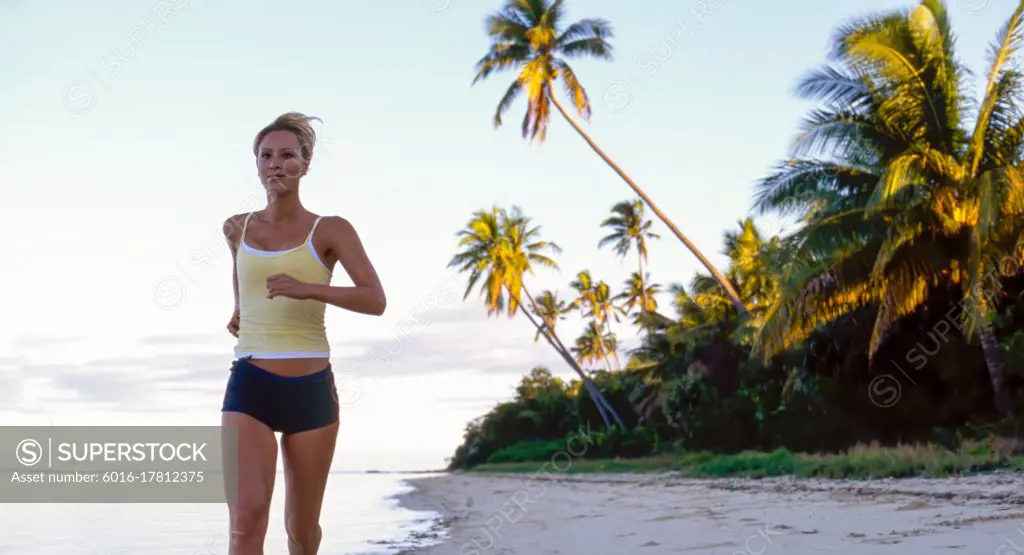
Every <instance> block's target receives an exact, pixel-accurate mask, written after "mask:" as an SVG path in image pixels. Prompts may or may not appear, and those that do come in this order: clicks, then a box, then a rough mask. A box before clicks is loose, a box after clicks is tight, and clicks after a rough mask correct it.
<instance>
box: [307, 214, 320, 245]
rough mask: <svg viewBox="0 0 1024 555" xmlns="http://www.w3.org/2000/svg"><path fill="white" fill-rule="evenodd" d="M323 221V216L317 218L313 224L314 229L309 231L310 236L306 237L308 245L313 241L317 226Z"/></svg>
mask: <svg viewBox="0 0 1024 555" xmlns="http://www.w3.org/2000/svg"><path fill="white" fill-rule="evenodd" d="M321 219H323V216H317V217H316V221H315V222H313V229H311V230H309V236H308V237H306V242H307V243H308V242H310V241H312V240H313V232H314V231H316V226H318V225H320V220H321Z"/></svg>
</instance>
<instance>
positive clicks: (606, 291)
mask: <svg viewBox="0 0 1024 555" xmlns="http://www.w3.org/2000/svg"><path fill="white" fill-rule="evenodd" d="M569 286H570V287H572V288H573V289H575V290H576V298H575V299H573V301H572V303H571V304H570V306H571V307H572V308H573V309H574V310H579V311H580V314H581V315H582V316H583V317H584V318H589V319H590V320H591V321H593V322H595V323H596V324H597V328H598V329H600V330H606V329H607V330H608V333H611V323H610V319H611V318H612V317H614V318H615V320H616V321H618V320H619V318H618V315H617V314H616V311H617V307H616V306H615V304H614V303H613V302H612V295H611V287H609V286H608V284H607V283H605V282H603V281H599V282H595V281H594V278H593V277H591V275H590V271H589V270H583V271H582V272H580V273H578V274H576V279H575V280H573V282H572V283H570V284H569ZM603 338H604V333H601V334H598V335H597V340H598V341H603ZM601 351H602V352H603V353H605V355H606V356H607V355H613V356H614V357H615V361H616V363H618V360H619V359H618V354H617V353H615V351H614V350H613V349H609V348H608V346H607V345H604V344H602V345H601ZM610 369H611V368H609V370H610Z"/></svg>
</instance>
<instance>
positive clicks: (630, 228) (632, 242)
mask: <svg viewBox="0 0 1024 555" xmlns="http://www.w3.org/2000/svg"><path fill="white" fill-rule="evenodd" d="M652 224H653V222H652V221H651V220H648V219H645V218H644V204H643V202H641V201H640V200H639V199H637V200H634V201H628V200H624V201H622V202H619V203H617V204H616V205H615V206H612V215H611V216H610V217H608V218H607V219H605V220H604V221H603V222H601V227H607V228H610V229H611V233H609V234H608V235H606V236H605V237H604V238H602V239H601V240H600V241H599V242H598V243H597V246H598V248H601V247H605V246H608V245H611V246H612V248H613V249H614V250H615V253H616V254H618V255H619V256H621V257H623V258H625V257H626V256H628V255H629V252H630V251H631V250H632V249H633V248H634V247H635V248H636V253H637V259H638V261H639V264H640V271H639V273H636V274H633V275H634V276H637V277H639V278H640V279H641V283H640V284H639V286H638V288H637V289H638V290H639V291H640V294H641V298H640V303H639V305H638V306H639V307H640V317H641V318H642V317H643V316H644V315H645V314H646V313H647V308H648V305H649V303H648V301H647V287H646V286H645V285H644V283H643V278H645V277H646V276H647V273H646V272H645V270H644V264H645V263H646V262H647V240H648V239H658V235H657V234H655V233H652V232H651V231H650V228H651V225H652ZM649 332H650V328H649V327H648V333H649Z"/></svg>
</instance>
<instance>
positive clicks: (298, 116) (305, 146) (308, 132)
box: [252, 112, 323, 162]
mask: <svg viewBox="0 0 1024 555" xmlns="http://www.w3.org/2000/svg"><path fill="white" fill-rule="evenodd" d="M313 120H317V121H319V122H321V123H323V120H322V119H320V118H318V117H316V116H307V115H306V114H303V113H301V112H287V113H285V114H281V115H280V116H277V119H275V120H274V121H273V122H272V123H271V124H270V125H268V126H266V127H264V128H263V129H260V132H259V133H257V134H256V140H254V141H253V143H252V153H253V155H254V156H255V155H256V153H257V151H258V150H259V148H260V142H262V141H263V138H264V137H266V136H267V134H268V133H272V132H274V131H291V132H292V133H294V134H295V136H296V137H297V138H298V139H299V147H300V149H301V150H302V158H303V159H304V160H306V161H307V162H308V161H310V160H312V159H313V147H314V146H316V131H315V130H313V126H312V125H311V124H310V123H309V122H311V121H313Z"/></svg>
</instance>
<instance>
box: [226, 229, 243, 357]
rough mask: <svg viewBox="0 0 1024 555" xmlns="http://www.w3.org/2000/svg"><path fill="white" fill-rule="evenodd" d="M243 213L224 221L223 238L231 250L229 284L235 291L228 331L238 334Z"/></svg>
mask: <svg viewBox="0 0 1024 555" xmlns="http://www.w3.org/2000/svg"><path fill="white" fill-rule="evenodd" d="M244 223H245V214H236V215H234V216H231V217H230V218H228V219H227V220H225V221H224V240H225V241H227V243H228V248H229V249H230V250H231V285H232V288H233V289H234V292H235V310H234V312H233V313H232V314H231V319H230V320H229V321H228V331H229V332H231V335H234V336H236V337H237V336H238V242H239V241H240V240H241V236H242V225H243V224H244Z"/></svg>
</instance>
